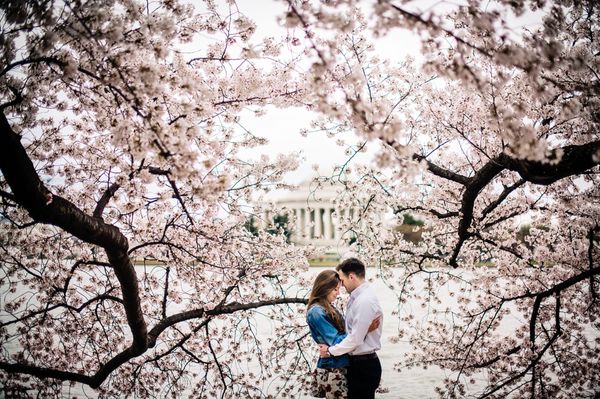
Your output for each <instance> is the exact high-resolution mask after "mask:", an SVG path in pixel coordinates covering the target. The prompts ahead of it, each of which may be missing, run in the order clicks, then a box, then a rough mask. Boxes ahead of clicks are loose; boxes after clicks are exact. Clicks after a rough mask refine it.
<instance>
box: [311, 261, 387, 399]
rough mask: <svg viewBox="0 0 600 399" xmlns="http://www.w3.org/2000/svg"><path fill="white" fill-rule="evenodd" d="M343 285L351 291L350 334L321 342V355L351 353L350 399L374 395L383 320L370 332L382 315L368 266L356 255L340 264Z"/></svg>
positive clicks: (339, 271)
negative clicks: (333, 342)
mask: <svg viewBox="0 0 600 399" xmlns="http://www.w3.org/2000/svg"><path fill="white" fill-rule="evenodd" d="M336 269H337V271H338V273H339V275H340V279H341V280H342V285H343V286H344V288H346V291H348V293H349V294H350V298H349V299H348V306H347V308H346V331H347V333H348V336H347V337H346V338H344V339H343V340H342V341H341V342H340V343H338V344H336V345H333V346H327V345H324V344H322V345H319V346H320V348H319V352H320V355H321V357H328V356H340V355H343V354H344V353H348V354H349V355H350V365H349V366H348V373H347V379H348V399H370V398H375V390H376V389H377V387H378V386H379V381H380V380H381V363H380V362H379V358H378V357H377V353H376V351H378V350H379V349H381V332H382V329H383V328H382V326H381V323H380V325H379V327H378V328H377V329H375V330H374V331H372V332H368V330H369V325H370V324H371V321H372V320H374V319H375V318H377V317H382V315H383V312H382V311H381V306H380V305H379V300H378V299H377V296H376V295H375V292H374V291H373V289H372V288H371V287H370V286H369V283H367V282H366V281H365V265H364V264H363V263H362V262H361V261H360V260H358V259H356V258H349V259H346V260H345V261H343V262H342V263H340V264H339V265H338V266H337V268H336Z"/></svg>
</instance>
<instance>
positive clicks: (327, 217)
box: [323, 208, 332, 240]
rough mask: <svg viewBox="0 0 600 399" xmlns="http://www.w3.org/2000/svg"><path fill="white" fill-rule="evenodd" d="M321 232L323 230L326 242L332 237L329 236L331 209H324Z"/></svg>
mask: <svg viewBox="0 0 600 399" xmlns="http://www.w3.org/2000/svg"><path fill="white" fill-rule="evenodd" d="M323 219H324V222H323V230H325V233H324V235H325V239H326V240H331V239H332V236H331V229H332V223H331V208H325V213H324V214H323Z"/></svg>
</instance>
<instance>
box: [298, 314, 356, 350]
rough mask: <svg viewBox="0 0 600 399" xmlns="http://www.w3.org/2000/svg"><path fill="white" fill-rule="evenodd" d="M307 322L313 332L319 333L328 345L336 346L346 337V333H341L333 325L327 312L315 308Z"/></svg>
mask: <svg viewBox="0 0 600 399" xmlns="http://www.w3.org/2000/svg"><path fill="white" fill-rule="evenodd" d="M306 321H307V322H308V325H309V327H310V329H311V330H313V331H314V332H315V333H317V334H318V335H319V336H320V337H321V338H322V339H323V341H325V343H326V344H327V345H335V344H337V343H338V342H340V341H342V340H343V339H344V338H345V337H346V333H341V332H339V331H338V330H337V328H335V327H334V326H333V324H331V321H329V318H328V317H327V314H326V313H325V310H324V309H323V308H321V307H318V306H315V307H313V308H311V309H310V311H309V312H308V315H307V317H306Z"/></svg>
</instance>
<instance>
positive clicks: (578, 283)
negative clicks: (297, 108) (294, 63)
mask: <svg viewBox="0 0 600 399" xmlns="http://www.w3.org/2000/svg"><path fill="white" fill-rule="evenodd" d="M410 3H411V2H394V1H378V2H377V3H376V4H375V5H374V6H373V9H371V10H370V11H367V12H368V13H370V14H369V15H370V17H369V18H364V17H362V14H361V13H362V12H363V10H361V9H360V8H359V2H353V1H340V2H328V3H316V2H302V3H301V4H297V3H294V2H290V3H289V4H290V12H289V14H288V19H289V20H290V21H293V22H292V23H293V24H295V26H296V27H297V29H299V30H303V31H305V32H306V34H307V36H314V32H324V33H323V34H321V35H319V37H318V38H316V39H314V40H313V42H312V45H313V54H314V57H315V58H314V59H315V61H314V65H313V71H314V78H313V88H312V90H308V93H310V94H312V95H313V100H312V104H313V105H314V106H315V107H316V108H318V109H319V111H321V113H322V114H323V116H322V117H321V118H319V119H318V120H316V121H315V122H314V127H315V130H314V132H311V134H314V133H315V132H322V131H326V132H327V133H328V134H329V135H331V136H335V137H338V142H339V143H340V145H343V146H346V147H347V150H348V153H349V161H348V163H346V164H345V165H342V166H341V167H340V168H339V169H338V170H337V171H336V172H335V173H334V175H333V176H332V177H331V178H332V179H334V180H338V181H342V182H344V183H345V184H346V188H347V190H346V192H345V193H344V194H343V195H342V196H341V197H340V199H339V200H340V202H343V203H344V204H345V206H356V207H360V209H361V211H360V213H359V215H360V218H366V219H368V220H369V221H373V220H376V219H377V218H376V216H377V215H379V214H382V213H385V212H386V210H388V209H392V210H393V212H394V214H395V215H397V219H398V222H401V221H402V215H403V214H405V213H406V212H411V213H415V212H416V213H419V214H420V215H421V216H422V217H424V218H425V219H426V230H425V231H424V232H423V240H422V241H420V242H418V243H412V242H407V241H404V240H402V236H401V233H399V232H397V231H395V230H394V229H391V228H390V226H386V225H385V224H382V223H372V222H371V223H366V224H361V223H357V221H356V220H346V221H345V223H344V224H343V229H345V230H346V232H347V234H353V235H356V236H357V237H358V238H357V242H356V244H357V245H356V248H355V249H356V251H358V252H359V253H360V254H361V256H362V257H364V258H366V259H369V260H370V262H369V263H371V264H375V265H379V268H380V272H379V274H380V276H381V277H382V278H383V279H385V280H386V281H387V282H388V284H389V286H390V287H391V288H392V289H394V290H395V292H396V293H397V296H398V300H399V304H400V306H399V315H400V317H401V318H402V321H403V324H402V326H403V327H402V328H401V329H400V330H399V334H398V337H397V339H403V338H408V339H410V342H411V343H412V345H413V348H414V351H413V352H412V353H411V354H410V355H409V356H408V357H407V358H406V359H403V360H402V361H401V362H400V363H398V367H399V369H400V370H402V368H404V367H415V366H424V367H428V366H430V365H435V366H439V367H441V368H442V369H445V370H447V371H448V372H449V374H448V376H449V377H448V378H447V379H446V380H445V381H444V383H443V386H441V387H439V388H438V390H439V393H440V395H441V396H442V397H480V398H486V397H497V398H504V397H507V396H510V397H532V398H538V397H540V398H541V397H564V398H569V397H573V396H577V397H590V398H591V397H596V396H597V395H598V392H599V390H600V384H599V381H598V371H599V370H598V361H597V358H598V350H599V347H598V329H599V328H600V325H599V324H598V317H597V314H598V275H599V273H600V267H599V266H600V265H599V264H598V251H599V250H598V237H599V235H598V233H599V231H600V227H599V226H600V219H599V217H600V215H599V213H598V209H600V207H598V205H599V204H598V200H599V194H600V192H599V191H598V187H600V185H599V184H598V164H599V162H600V140H599V138H600V136H599V134H598V124H599V122H600V119H598V115H600V113H599V111H600V108H599V102H598V98H599V97H598V87H599V79H598V71H599V70H600V64H599V62H598V54H600V53H599V50H600V48H599V47H598V40H597V35H598V31H599V25H598V22H597V21H598V18H597V16H598V11H599V10H598V5H597V4H596V3H595V2H544V1H541V2H539V1H535V2H533V1H532V2H498V3H491V2H478V1H471V2H468V4H466V5H464V6H456V7H449V8H447V12H438V11H436V10H438V9H439V8H438V7H431V8H429V9H428V10H427V11H420V10H419V9H418V8H417V6H418V5H415V4H410ZM416 3H418V2H416ZM442 10H443V7H442ZM436 12H437V13H436ZM527 16H529V17H535V18H537V21H538V23H537V27H536V28H535V29H534V30H530V31H527V30H519V31H515V30H514V29H512V28H511V26H510V25H509V21H510V20H511V18H515V17H527ZM367 21H371V22H367ZM395 28H407V29H409V30H411V31H413V32H416V33H418V34H420V37H421V40H422V41H423V42H422V49H423V55H424V57H425V59H424V61H423V62H422V65H421V66H420V67H416V66H415V64H416V62H415V61H413V60H410V59H407V60H405V61H404V62H403V63H401V64H397V65H394V64H392V63H391V62H390V61H389V60H386V59H385V56H384V55H382V54H381V53H378V52H376V51H375V47H374V43H373V40H372V39H370V38H372V37H373V36H385V35H392V34H394V33H393V29H395ZM340 30H341V31H343V32H345V35H344V37H343V39H338V38H333V39H332V35H329V33H330V32H339V31H340ZM398 45H399V46H400V45H401V43H399V44H398ZM348 132H355V133H357V134H358V135H359V136H360V137H361V138H362V141H359V142H358V143H357V144H352V143H350V144H349V143H348V141H347V140H344V139H343V138H342V137H343V136H344V135H345V134H347V133H348ZM378 144H379V145H381V146H382V150H381V151H380V152H379V153H378V155H377V161H376V163H377V168H373V167H360V166H355V165H352V160H351V158H352V157H353V156H354V154H355V153H357V152H360V151H364V150H365V147H366V146H370V145H378ZM328 180H329V179H323V181H322V183H323V184H327V181H328ZM523 217H526V218H527V220H529V223H530V225H531V230H530V234H529V235H528V236H527V238H526V240H527V241H526V242H525V243H524V242H522V241H519V240H518V239H517V238H516V231H517V230H518V225H517V224H516V223H515V221H516V220H519V218H523ZM360 218H359V219H360ZM361 225H362V226H364V227H363V228H360V226H361ZM389 266H399V267H400V269H399V270H401V272H400V274H401V276H400V278H394V275H392V273H390V267H389ZM449 283H452V285H451V286H452V287H459V288H455V290H454V291H452V292H450V293H449V295H450V297H451V298H453V299H455V300H453V301H452V302H451V303H448V302H447V301H446V302H442V301H441V300H440V296H441V293H442V292H444V290H447V289H448V287H449ZM423 284H424V285H423ZM415 304H420V306H422V307H424V308H426V309H428V312H427V314H428V316H427V317H426V319H425V320H416V319H415V315H414V313H415V312H413V311H412V310H411V309H412V307H413V306H414V305H415ZM507 323H508V325H515V324H516V325H517V326H518V327H517V328H516V330H514V329H513V330H507V328H506V325H507ZM477 381H484V383H483V386H482V385H481V384H477V385H475V386H473V385H474V384H475V383H476V382H477Z"/></svg>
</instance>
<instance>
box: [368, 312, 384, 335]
mask: <svg viewBox="0 0 600 399" xmlns="http://www.w3.org/2000/svg"><path fill="white" fill-rule="evenodd" d="M382 318H383V316H378V317H376V318H375V319H373V321H372V322H371V325H370V326H369V332H371V331H375V330H377V329H378V328H379V326H380V325H381V319H382Z"/></svg>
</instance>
